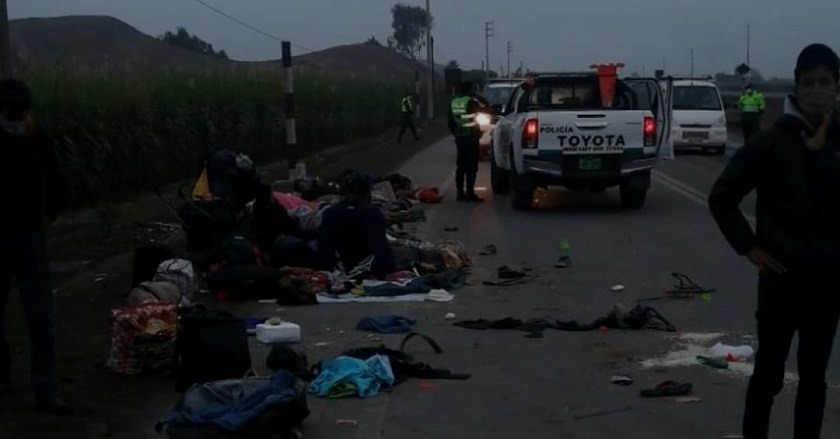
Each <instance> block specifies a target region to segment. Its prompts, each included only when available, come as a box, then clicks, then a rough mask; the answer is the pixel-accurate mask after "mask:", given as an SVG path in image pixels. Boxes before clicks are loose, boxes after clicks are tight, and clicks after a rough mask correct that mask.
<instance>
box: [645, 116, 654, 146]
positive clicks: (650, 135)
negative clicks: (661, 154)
mask: <svg viewBox="0 0 840 439" xmlns="http://www.w3.org/2000/svg"><path fill="white" fill-rule="evenodd" d="M642 129H643V131H644V134H645V146H654V145H656V119H654V118H652V117H645V123H644V127H643V128H642Z"/></svg>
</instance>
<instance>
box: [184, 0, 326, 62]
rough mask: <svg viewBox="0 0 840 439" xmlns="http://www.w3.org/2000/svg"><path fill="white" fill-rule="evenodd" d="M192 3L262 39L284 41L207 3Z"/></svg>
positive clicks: (200, 0) (309, 50)
mask: <svg viewBox="0 0 840 439" xmlns="http://www.w3.org/2000/svg"><path fill="white" fill-rule="evenodd" d="M193 1H194V2H196V3H198V4H200V5H202V6H204V7H205V8H207V9H210V10H211V11H213V12H215V13H217V14H219V15H221V16H223V17H225V18H227V19H228V20H231V21H233V22H236V23H238V24H240V25H242V26H245V27H247V28H248V29H250V30H252V31H254V32H256V33H258V34H260V35H262V36H264V37H268V38H271V39H272V40H274V41H279V42H283V41H284V40H283V39H282V38H280V37H278V36H276V35H272V34H270V33H268V32H266V31H264V30H262V29H260V28H257V27H255V26H252V25H250V24H248V23H246V22H244V21H242V20H240V19H239V18H236V17H234V16H233V15H230V14H228V13H227V12H225V11H222V10H221V9H219V8H216V7H215V6H213V5H211V4H208V3H206V2H204V1H203V0H193ZM291 44H292V46H294V47H296V48H298V49H300V50H305V51H307V52H310V53H312V52H316V51H315V50H312V49H309V48H306V47H303V46H300V45H297V44H295V43H291Z"/></svg>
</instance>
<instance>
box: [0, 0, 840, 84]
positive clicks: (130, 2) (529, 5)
mask: <svg viewBox="0 0 840 439" xmlns="http://www.w3.org/2000/svg"><path fill="white" fill-rule="evenodd" d="M204 1H205V2H206V3H208V4H210V5H212V6H214V7H216V8H219V9H221V10H223V11H225V12H227V13H229V14H231V15H233V16H235V17H237V18H239V19H241V20H243V21H245V22H247V23H249V24H251V25H253V26H254V27H257V28H259V29H262V30H264V31H266V32H269V33H271V34H272V35H275V36H277V37H279V38H282V39H289V40H291V41H292V42H293V43H295V44H296V45H298V46H301V47H305V48H309V49H315V50H318V49H324V48H327V47H331V46H335V45H341V44H350V43H358V42H362V41H364V40H366V39H367V38H369V37H371V36H375V37H376V38H378V39H379V40H380V41H383V42H384V41H385V40H386V39H387V37H388V35H390V33H391V15H390V8H391V6H392V5H393V4H395V3H396V2H395V1H393V0H343V1H336V0H330V1H327V0H283V1H281V0H204ZM403 3H405V4H409V5H415V6H424V5H425V1H423V0H406V1H403ZM8 7H9V16H10V18H11V19H15V18H25V17H50V16H62V15H110V16H113V17H116V18H119V19H121V20H123V21H125V22H127V23H128V24H130V25H132V26H134V27H135V28H137V29H138V30H140V31H142V32H145V33H148V34H151V35H158V34H161V33H163V32H164V31H166V30H173V29H174V28H175V27H176V26H184V27H186V28H187V29H188V30H189V31H190V32H191V33H194V34H196V35H198V36H199V37H201V38H203V39H205V40H207V41H209V42H210V43H212V44H213V45H214V46H215V48H216V49H224V50H225V51H227V53H228V54H229V55H230V56H231V58H234V59H241V60H260V59H274V58H279V57H280V44H279V43H278V42H276V41H274V40H272V39H271V38H268V37H266V36H263V35H260V34H258V33H256V32H253V31H251V30H249V29H247V28H245V27H243V26H241V25H240V24H237V23H235V22H233V21H231V20H229V19H228V18H225V17H223V16H221V15H219V14H218V13H216V12H213V11H212V10H210V9H208V8H206V7H205V6H202V5H201V4H199V3H198V2H197V1H196V0H9V2H8ZM431 9H432V16H433V17H434V20H435V23H434V27H433V35H434V36H435V42H436V47H435V56H436V61H437V62H439V63H446V62H447V61H449V60H451V59H456V60H458V62H459V63H460V64H461V66H462V67H467V68H480V66H481V62H482V60H483V59H484V22H485V21H490V20H492V21H494V22H495V26H494V27H495V36H494V37H492V38H491V40H490V64H491V66H492V68H494V69H496V70H498V69H499V67H500V65H502V64H504V63H505V61H506V59H505V58H506V54H505V47H506V44H507V41H508V40H510V41H511V42H512V44H513V50H514V51H513V55H512V57H511V64H512V65H514V66H516V65H518V64H519V62H520V61H522V62H524V64H525V66H526V67H528V68H530V69H532V70H570V69H585V68H587V67H588V66H589V64H591V63H593V62H624V63H625V64H627V71H628V72H630V71H638V72H639V73H643V72H645V73H647V74H648V75H652V74H653V70H654V69H657V68H662V66H663V62H664V65H665V68H666V69H667V70H668V71H669V72H671V73H675V74H687V73H689V70H690V62H691V61H690V59H691V58H690V49H691V48H694V56H695V73H696V74H698V75H699V74H709V73H716V72H720V71H726V72H732V71H733V69H734V67H735V66H736V65H737V64H739V63H741V62H743V61H745V59H746V33H747V32H746V28H747V24H748V23H749V24H750V25H751V26H752V55H751V57H752V65H753V66H754V67H755V68H757V69H758V70H759V71H761V72H762V73H763V74H764V76H766V77H772V76H779V77H790V76H792V70H793V64H794V61H795V58H796V55H797V53H798V51H799V50H800V49H801V48H802V47H804V46H805V45H807V44H808V43H811V42H815V41H819V42H825V43H827V44H829V45H831V46H833V47H835V48H838V46H840V26H838V25H837V17H838V16H840V2H839V1H837V0H811V1H808V0H805V1H802V0H800V1H798V2H792V1H782V0H738V1H732V0H705V1H702V2H700V1H696V0H693V1H687V0H670V1H669V0H590V1H588V2H579V3H576V4H574V5H572V4H571V2H561V1H557V0H519V1H503V0H448V1H444V0H431ZM301 53H304V52H303V50H302V49H296V50H295V54H301Z"/></svg>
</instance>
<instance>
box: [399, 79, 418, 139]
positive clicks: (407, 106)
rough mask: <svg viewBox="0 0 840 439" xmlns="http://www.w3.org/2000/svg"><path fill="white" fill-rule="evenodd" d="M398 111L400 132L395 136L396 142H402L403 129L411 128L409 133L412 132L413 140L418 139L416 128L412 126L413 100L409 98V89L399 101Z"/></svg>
mask: <svg viewBox="0 0 840 439" xmlns="http://www.w3.org/2000/svg"><path fill="white" fill-rule="evenodd" d="M400 113H401V114H402V127H401V128H400V134H399V135H398V136H397V142H402V137H403V134H405V130H407V129H411V134H414V140H420V137H418V136H417V128H415V127H414V100H413V99H412V98H411V91H409V90H406V91H405V95H404V96H403V98H402V102H401V103H400Z"/></svg>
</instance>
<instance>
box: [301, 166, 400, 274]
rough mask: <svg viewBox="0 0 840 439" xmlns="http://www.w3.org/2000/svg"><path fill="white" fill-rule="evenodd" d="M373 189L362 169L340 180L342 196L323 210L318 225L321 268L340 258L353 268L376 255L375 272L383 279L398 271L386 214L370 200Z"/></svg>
mask: <svg viewBox="0 0 840 439" xmlns="http://www.w3.org/2000/svg"><path fill="white" fill-rule="evenodd" d="M371 189H372V181H371V180H370V178H368V177H367V176H365V175H363V174H360V173H352V174H350V175H349V176H348V177H346V178H345V179H344V181H342V182H341V195H342V199H341V201H340V202H339V203H337V204H334V205H332V206H330V207H328V208H327V209H326V210H325V211H324V213H323V217H322V220H321V227H320V229H319V236H318V241H317V250H316V252H317V255H318V261H319V265H320V266H321V268H322V269H325V270H331V269H334V268H335V267H336V265H337V263H338V262H339V261H340V262H341V264H342V265H343V266H344V269H345V270H348V271H349V270H353V269H354V268H356V267H357V266H359V264H361V263H362V262H363V261H364V260H365V259H367V258H368V257H370V256H373V263H372V265H371V267H370V274H371V275H372V276H374V277H376V278H378V279H382V278H384V277H385V276H387V275H388V274H391V273H393V272H394V271H395V269H396V258H395V257H394V252H393V250H392V249H391V246H390V244H389V243H388V238H387V236H386V232H387V224H386V222H385V216H384V215H383V213H382V210H380V209H379V208H378V207H376V206H374V205H373V204H371Z"/></svg>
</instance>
